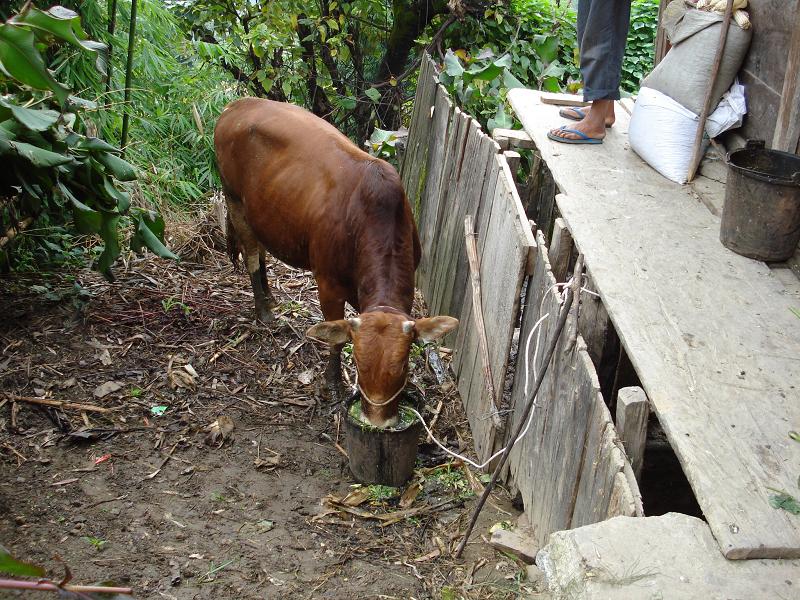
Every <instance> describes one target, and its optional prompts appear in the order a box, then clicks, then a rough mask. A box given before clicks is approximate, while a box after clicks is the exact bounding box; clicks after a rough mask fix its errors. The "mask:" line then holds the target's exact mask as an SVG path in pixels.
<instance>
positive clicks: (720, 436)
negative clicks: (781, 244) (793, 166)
mask: <svg viewBox="0 0 800 600" xmlns="http://www.w3.org/2000/svg"><path fill="white" fill-rule="evenodd" d="M509 99H510V101H511V104H512V106H513V107H514V109H515V111H516V113H517V115H519V116H520V118H521V120H522V122H523V125H524V126H525V129H526V131H528V133H529V134H530V135H531V137H532V139H533V140H534V142H535V143H536V145H537V148H539V151H540V152H541V153H542V157H543V159H544V160H545V161H546V162H547V163H548V165H549V166H550V169H551V171H552V173H553V176H554V179H555V180H556V181H557V183H558V186H559V187H560V188H561V189H562V190H563V191H564V192H565V193H566V194H565V195H562V196H559V197H558V208H559V210H560V212H561V214H562V216H563V217H564V219H565V221H566V223H567V225H568V226H569V229H570V231H571V232H572V234H573V237H574V239H575V243H576V244H577V246H578V248H579V249H580V251H581V252H583V253H584V254H585V256H586V263H587V265H588V268H589V270H590V271H591V273H592V276H593V278H594V280H595V283H596V285H597V287H598V290H599V291H600V294H601V296H602V298H603V302H604V304H605V306H606V309H607V310H608V313H609V315H610V317H611V320H612V321H613V323H614V326H615V328H616V330H617V332H618V333H619V336H620V339H621V341H622V344H623V345H624V347H625V350H626V354H627V355H628V356H629V357H630V360H631V361H632V363H633V365H634V367H635V369H636V372H637V373H638V375H639V379H640V380H641V383H642V387H643V388H644V390H645V392H646V393H647V397H648V398H649V399H650V402H651V404H652V406H653V409H654V410H655V412H656V414H657V416H658V419H659V421H660V422H661V424H662V426H663V427H664V430H665V432H666V434H667V436H668V439H669V441H670V444H671V445H672V447H673V449H674V450H675V452H676V454H677V456H678V458H679V460H680V461H681V464H682V466H683V468H684V471H685V473H686V476H687V478H688V480H689V482H690V484H691V485H692V489H693V491H694V493H695V496H696V498H697V501H698V503H699V504H700V507H701V508H702V510H703V513H704V515H705V517H706V519H707V520H708V523H709V525H710V527H711V529H712V531H713V532H714V535H715V536H716V538H717V540H718V542H719V544H720V547H721V549H722V552H723V554H724V555H725V556H726V557H727V558H790V557H800V521H798V519H796V518H795V517H793V516H792V515H790V514H789V513H787V512H786V511H780V510H774V509H772V508H771V507H770V505H769V499H770V495H771V494H772V493H773V492H772V491H771V489H772V488H774V489H784V490H790V489H795V486H796V479H797V472H796V468H795V467H796V465H797V464H800V444H797V443H796V442H793V441H792V440H791V439H790V438H789V437H788V431H789V430H790V429H791V423H798V422H800V402H798V401H797V400H798V391H797V388H796V385H797V384H796V382H797V381H800V320H799V319H797V317H796V316H795V315H794V314H793V313H792V312H791V310H790V309H792V308H796V306H795V305H794V303H793V302H792V301H791V299H790V298H787V297H786V295H785V294H783V286H782V285H781V283H780V282H779V281H777V280H776V279H775V277H774V276H773V275H772V273H771V272H770V270H769V269H768V268H767V267H766V266H765V265H764V264H763V263H759V262H757V261H753V260H750V259H747V258H744V257H741V256H739V255H736V254H734V253H733V252H730V251H728V250H727V249H726V248H724V247H723V246H722V245H721V244H720V243H719V240H718V235H719V221H717V220H716V219H715V217H714V216H713V215H711V214H710V213H709V212H708V210H707V209H706V208H705V207H704V206H703V205H702V204H700V203H698V202H697V200H696V199H695V198H693V197H692V196H691V195H690V194H689V193H687V190H686V189H685V188H684V187H681V186H677V185H674V184H672V183H670V182H668V181H667V180H665V179H664V178H662V177H661V176H660V175H658V174H657V173H656V172H655V171H653V170H652V169H650V168H649V167H648V166H646V165H645V164H644V163H643V162H642V161H641V160H640V159H639V158H638V157H637V156H636V155H635V154H634V153H633V152H632V151H630V149H629V148H628V146H627V135H626V132H627V127H628V118H627V115H626V114H625V113H624V112H620V113H618V116H617V122H616V124H615V126H614V127H613V128H612V130H611V131H609V134H608V135H607V136H606V138H605V140H604V143H603V145H602V147H601V148H594V149H593V148H588V147H577V146H575V147H573V146H568V145H564V144H558V145H556V144H554V143H551V142H550V141H549V140H547V138H546V132H547V130H548V128H551V127H554V126H556V125H558V124H559V122H560V118H559V117H558V111H557V109H556V108H554V107H551V106H546V105H544V104H542V103H540V102H539V101H538V98H537V93H536V92H532V91H529V90H511V92H509ZM576 164H581V168H580V169H575V165H576Z"/></svg>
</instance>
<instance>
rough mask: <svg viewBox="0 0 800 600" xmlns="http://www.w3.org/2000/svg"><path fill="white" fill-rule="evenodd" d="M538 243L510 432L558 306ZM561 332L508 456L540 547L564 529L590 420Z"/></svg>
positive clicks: (584, 387) (586, 386)
mask: <svg viewBox="0 0 800 600" xmlns="http://www.w3.org/2000/svg"><path fill="white" fill-rule="evenodd" d="M537 243H538V245H539V252H538V253H537V255H536V265H535V267H534V273H533V276H532V278H531V280H530V282H529V284H528V292H527V298H526V307H525V313H524V315H523V323H522V328H521V330H520V360H519V362H518V365H517V370H516V373H515V381H514V387H513V389H512V399H513V400H512V401H513V406H514V408H515V412H514V416H513V424H512V425H511V426H509V429H512V430H513V429H514V427H515V426H516V423H517V422H518V419H519V418H520V414H519V413H520V412H521V411H522V410H523V408H524V405H525V399H526V398H527V391H526V387H527V386H526V382H527V383H528V385H532V383H533V380H534V379H535V375H536V373H537V372H539V371H540V370H541V369H543V368H544V364H542V360H543V357H542V351H541V348H542V347H544V346H546V345H547V343H548V340H549V339H550V337H551V336H552V335H554V329H555V324H556V318H555V316H556V315H557V314H558V312H559V309H560V304H561V301H560V297H559V295H558V293H557V292H556V290H555V287H554V285H555V283H556V282H555V279H554V278H553V275H552V273H551V271H550V269H549V262H548V260H547V252H546V247H545V245H544V237H543V235H542V234H541V233H538V234H537ZM545 314H547V315H549V317H550V318H546V319H545V320H544V321H543V322H542V324H541V326H540V330H539V336H538V341H539V352H538V353H537V352H536V347H537V339H536V334H533V337H531V333H532V331H533V327H534V324H535V323H536V322H537V321H538V320H539V318H540V317H542V316H544V315H545ZM566 333H567V330H566V329H565V334H564V335H562V336H561V339H560V341H559V344H558V346H557V348H556V353H555V355H554V358H553V363H552V364H551V366H550V368H549V369H548V371H547V373H546V375H545V378H544V380H543V383H542V386H541V388H540V390H539V395H538V398H537V401H536V405H535V406H536V407H535V409H534V412H533V416H532V417H531V419H532V421H531V428H530V430H529V432H528V433H527V435H526V436H525V437H524V438H523V439H522V440H521V441H520V442H519V443H518V444H517V445H516V446H515V447H514V449H513V450H512V454H511V457H510V458H511V474H512V476H513V477H514V480H515V481H516V482H517V485H518V487H519V489H520V492H521V493H522V497H523V502H524V504H525V510H526V512H527V513H528V518H529V520H530V522H531V524H532V525H533V527H534V531H535V535H536V541H537V543H538V544H540V545H543V544H544V543H545V542H546V540H547V536H548V535H549V534H550V533H552V532H553V531H558V530H560V529H564V528H566V527H568V526H569V523H570V520H571V517H572V510H573V506H574V502H575V497H574V495H575V490H576V483H577V481H578V474H579V472H580V468H581V457H582V454H583V446H584V439H585V436H586V428H587V424H588V423H589V420H590V419H589V415H590V410H591V402H590V401H589V399H590V398H591V396H592V385H591V381H590V380H588V379H586V378H584V377H581V376H580V375H582V374H583V373H582V372H581V373H579V372H578V370H577V369H574V368H572V367H573V359H574V352H575V346H574V345H570V344H569V335H567V334H566ZM529 340H530V343H528V341H529ZM526 365H527V367H526ZM566 432H569V433H568V434H566ZM565 434H566V435H565Z"/></svg>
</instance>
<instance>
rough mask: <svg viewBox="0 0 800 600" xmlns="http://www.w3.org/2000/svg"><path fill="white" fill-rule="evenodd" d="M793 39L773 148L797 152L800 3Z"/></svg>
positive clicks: (799, 124) (792, 27)
mask: <svg viewBox="0 0 800 600" xmlns="http://www.w3.org/2000/svg"><path fill="white" fill-rule="evenodd" d="M790 22H791V23H794V25H792V26H791V27H790V30H791V31H792V41H791V43H790V45H789V53H788V56H787V59H786V75H785V76H784V78H783V91H782V92H781V104H780V108H778V119H777V121H776V123H775V134H774V135H773V136H772V148H773V149H774V150H782V151H784V152H797V151H798V150H799V149H800V148H798V139H800V80H798V71H800V4H798V5H797V8H796V9H795V11H794V17H793V18H792V19H791V20H790Z"/></svg>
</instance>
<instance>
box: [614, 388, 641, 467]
mask: <svg viewBox="0 0 800 600" xmlns="http://www.w3.org/2000/svg"><path fill="white" fill-rule="evenodd" d="M648 413H649V406H648V401H647V396H646V395H645V393H644V390H643V389H642V388H640V387H626V388H622V389H621V390H620V391H619V395H618V396H617V433H618V434H619V437H620V439H621V440H622V444H623V445H624V446H625V454H627V455H628V460H629V461H630V463H631V467H632V468H633V473H634V475H636V480H637V481H639V480H640V479H641V475H642V463H643V461H644V444H645V441H646V439H647V416H648Z"/></svg>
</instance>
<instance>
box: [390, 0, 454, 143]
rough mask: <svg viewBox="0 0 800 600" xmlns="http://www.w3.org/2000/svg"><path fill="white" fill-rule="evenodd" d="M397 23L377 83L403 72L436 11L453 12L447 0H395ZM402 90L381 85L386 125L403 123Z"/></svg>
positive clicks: (396, 127) (393, 4)
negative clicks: (413, 49)
mask: <svg viewBox="0 0 800 600" xmlns="http://www.w3.org/2000/svg"><path fill="white" fill-rule="evenodd" d="M392 12H393V13H394V23H393V25H392V32H391V33H390V34H389V39H388V40H387V43H386V52H384V55H383V58H382V59H381V65H380V68H379V69H378V72H377V74H376V76H375V80H374V83H383V82H385V81H389V80H390V79H391V78H392V77H397V76H399V75H401V74H402V73H403V71H404V70H405V68H406V66H407V65H408V57H409V54H410V53H411V50H412V48H413V47H414V40H416V39H417V38H418V37H419V36H420V34H421V33H422V31H423V30H424V29H425V27H427V26H428V25H429V24H430V22H431V21H432V20H433V18H434V17H435V16H436V15H439V14H444V13H447V12H449V11H448V7H447V2H445V1H444V0H392ZM401 102H402V92H401V90H400V88H399V86H391V85H390V86H386V87H384V88H382V89H381V99H380V102H379V103H378V106H377V112H378V119H379V120H380V122H381V124H382V126H383V128H385V129H398V128H399V127H400V104H401Z"/></svg>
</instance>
